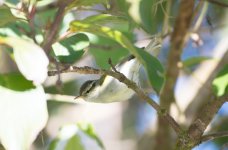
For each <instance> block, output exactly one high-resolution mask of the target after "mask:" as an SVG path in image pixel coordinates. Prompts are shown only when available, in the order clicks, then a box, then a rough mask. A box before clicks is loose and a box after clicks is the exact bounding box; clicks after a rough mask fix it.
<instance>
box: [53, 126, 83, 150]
mask: <svg viewBox="0 0 228 150" xmlns="http://www.w3.org/2000/svg"><path fill="white" fill-rule="evenodd" d="M78 132H79V129H78V127H77V126H76V125H71V124H70V125H65V126H63V127H62V128H61V129H60V131H59V133H58V136H57V137H56V138H55V139H54V140H53V141H52V142H51V143H50V145H49V147H48V150H84V146H83V143H82V142H81V139H80V138H81V137H80V136H79V134H78Z"/></svg>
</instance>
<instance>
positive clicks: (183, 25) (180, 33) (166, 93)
mask: <svg viewBox="0 0 228 150" xmlns="http://www.w3.org/2000/svg"><path fill="white" fill-rule="evenodd" d="M193 10H194V0H182V1H181V3H180V9H179V13H178V16H177V19H176V22H175V26H174V31H173V33H172V35H171V47H170V52H169V56H168V62H167V64H168V65H167V73H166V82H165V85H164V88H163V90H162V93H161V96H160V104H161V107H164V108H165V109H166V110H167V111H169V107H170V105H171V103H172V102H175V97H174V88H175V84H176V81H177V77H178V74H179V67H178V63H179V62H180V59H181V54H182V50H183V47H184V45H185V43H186V37H187V32H188V30H189V28H190V25H191V21H192V17H193V14H194V13H193ZM158 124H159V125H158V127H159V129H158V132H157V135H156V141H157V143H156V146H155V149H159V148H160V149H170V147H171V141H172V140H171V133H170V130H169V127H168V126H167V125H166V124H165V122H164V120H163V119H162V118H161V117H160V118H159V120H158ZM161 146H162V147H161Z"/></svg>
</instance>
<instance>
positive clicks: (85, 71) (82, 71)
mask: <svg viewBox="0 0 228 150" xmlns="http://www.w3.org/2000/svg"><path fill="white" fill-rule="evenodd" d="M69 72H76V73H80V74H100V75H102V74H105V75H109V76H112V77H113V78H115V79H117V80H119V81H120V82H122V83H124V84H126V85H127V86H128V87H129V88H130V89H132V90H133V91H135V93H136V94H137V95H138V96H139V97H140V98H141V99H142V100H144V101H145V102H147V103H148V104H149V105H151V106H152V107H153V108H154V109H155V110H156V111H157V113H158V114H159V115H160V116H161V117H162V118H163V119H165V120H166V121H167V122H168V123H169V124H170V125H171V127H172V128H173V129H174V130H175V132H176V133H177V134H180V133H181V132H182V129H181V127H180V126H179V125H178V123H177V122H176V121H175V120H174V119H173V118H172V117H171V116H170V115H169V114H168V113H167V111H166V110H165V109H162V108H161V107H160V106H159V105H158V104H157V103H156V102H155V101H154V100H153V99H151V98H150V97H149V96H147V95H146V94H145V93H144V91H143V90H141V89H140V88H139V87H138V86H137V85H136V83H135V82H133V81H131V80H129V79H128V78H127V77H126V76H124V75H123V74H122V73H120V72H114V71H110V70H104V69H95V68H91V67H88V66H85V67H76V66H68V67H65V68H64V69H62V70H59V71H48V75H49V76H54V75H57V74H59V73H69Z"/></svg>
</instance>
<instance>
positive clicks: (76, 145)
mask: <svg viewBox="0 0 228 150" xmlns="http://www.w3.org/2000/svg"><path fill="white" fill-rule="evenodd" d="M64 150H84V146H83V145H82V142H81V139H80V137H79V136H78V135H74V136H72V137H71V138H70V139H69V140H68V142H67V144H66V146H65V148H64Z"/></svg>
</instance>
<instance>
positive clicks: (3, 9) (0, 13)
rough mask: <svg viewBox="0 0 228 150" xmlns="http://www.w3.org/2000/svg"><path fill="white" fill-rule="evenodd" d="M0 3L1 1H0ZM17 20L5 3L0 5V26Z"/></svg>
mask: <svg viewBox="0 0 228 150" xmlns="http://www.w3.org/2000/svg"><path fill="white" fill-rule="evenodd" d="M0 4H1V2H0ZM15 20H17V18H16V17H15V16H14V15H13V14H12V13H11V11H10V8H9V7H7V6H6V5H0V27H2V26H4V25H6V24H7V23H10V22H12V21H15Z"/></svg>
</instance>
